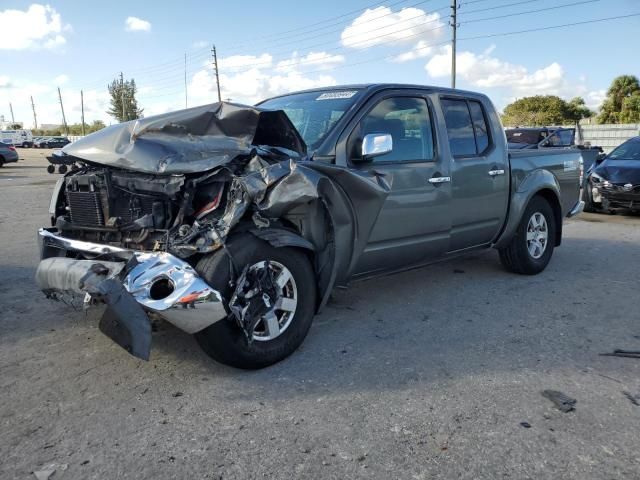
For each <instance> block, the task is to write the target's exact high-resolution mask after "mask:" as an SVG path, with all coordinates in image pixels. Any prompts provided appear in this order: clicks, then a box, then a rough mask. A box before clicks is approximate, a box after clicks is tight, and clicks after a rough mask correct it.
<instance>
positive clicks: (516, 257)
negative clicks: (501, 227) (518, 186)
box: [500, 197, 556, 275]
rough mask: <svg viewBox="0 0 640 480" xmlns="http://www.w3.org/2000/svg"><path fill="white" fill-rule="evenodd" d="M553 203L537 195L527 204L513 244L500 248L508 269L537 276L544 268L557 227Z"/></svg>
mask: <svg viewBox="0 0 640 480" xmlns="http://www.w3.org/2000/svg"><path fill="white" fill-rule="evenodd" d="M555 225H556V224H555V217H554V214H553V210H552V209H551V205H549V202H547V201H546V200H545V199H544V198H542V197H534V198H533V199H532V200H531V201H530V202H529V205H528V206H527V208H526V210H525V212H524V215H523V216H522V219H521V220H520V224H519V225H518V228H517V229H516V233H515V235H514V236H513V239H512V240H511V243H510V244H509V245H508V246H507V247H506V248H503V249H501V250H500V261H501V262H502V265H503V266H504V267H505V268H506V269H507V270H509V271H511V272H515V273H521V274H524V275H535V274H537V273H540V272H541V271H543V270H544V269H545V268H546V266H547V264H548V263H549V260H551V255H553V249H554V247H555V239H556V226H555Z"/></svg>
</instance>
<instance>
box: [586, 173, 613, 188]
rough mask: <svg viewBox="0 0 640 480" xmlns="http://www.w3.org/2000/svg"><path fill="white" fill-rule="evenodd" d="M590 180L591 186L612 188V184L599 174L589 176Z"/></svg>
mask: <svg viewBox="0 0 640 480" xmlns="http://www.w3.org/2000/svg"><path fill="white" fill-rule="evenodd" d="M589 180H590V181H591V184H592V185H595V186H602V187H610V186H611V182H609V180H607V179H605V178H603V177H601V176H600V175H598V174H597V173H592V174H591V175H590V176H589Z"/></svg>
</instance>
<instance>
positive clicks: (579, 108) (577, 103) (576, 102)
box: [567, 97, 594, 123]
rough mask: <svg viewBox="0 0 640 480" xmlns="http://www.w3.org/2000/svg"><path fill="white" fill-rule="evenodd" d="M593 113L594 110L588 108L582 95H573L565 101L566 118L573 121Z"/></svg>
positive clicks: (576, 121)
mask: <svg viewBox="0 0 640 480" xmlns="http://www.w3.org/2000/svg"><path fill="white" fill-rule="evenodd" d="M593 115H594V112H592V111H591V110H589V108H588V107H587V105H586V104H585V103H584V98H582V97H574V98H572V99H571V100H570V101H569V102H568V103H567V119H568V120H571V121H572V122H574V123H578V122H579V121H580V120H582V119H583V118H589V117H592V116H593Z"/></svg>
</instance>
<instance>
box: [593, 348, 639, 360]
mask: <svg viewBox="0 0 640 480" xmlns="http://www.w3.org/2000/svg"><path fill="white" fill-rule="evenodd" d="M600 355H601V356H602V357H627V358H640V350H621V349H618V348H617V349H615V350H614V351H613V352H612V353H601V354H600Z"/></svg>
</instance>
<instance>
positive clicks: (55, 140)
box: [39, 137, 71, 148]
mask: <svg viewBox="0 0 640 480" xmlns="http://www.w3.org/2000/svg"><path fill="white" fill-rule="evenodd" d="M70 143H71V141H70V140H69V139H68V138H67V137H51V138H50V139H48V140H44V141H42V142H40V143H39V145H40V148H62V147H65V146H67V145H69V144H70Z"/></svg>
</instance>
